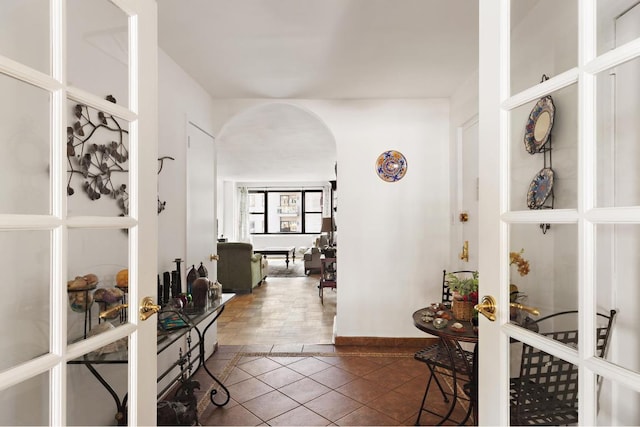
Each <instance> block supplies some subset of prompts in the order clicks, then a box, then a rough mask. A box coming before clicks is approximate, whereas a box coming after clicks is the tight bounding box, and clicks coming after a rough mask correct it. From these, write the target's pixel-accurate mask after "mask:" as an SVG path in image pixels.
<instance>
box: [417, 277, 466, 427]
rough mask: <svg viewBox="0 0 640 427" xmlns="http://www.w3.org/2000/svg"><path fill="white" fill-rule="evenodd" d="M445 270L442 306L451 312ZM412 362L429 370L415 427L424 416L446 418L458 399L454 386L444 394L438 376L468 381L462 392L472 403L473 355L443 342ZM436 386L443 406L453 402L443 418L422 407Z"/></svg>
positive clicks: (449, 293)
mask: <svg viewBox="0 0 640 427" xmlns="http://www.w3.org/2000/svg"><path fill="white" fill-rule="evenodd" d="M450 273H453V274H456V275H458V274H469V275H471V274H473V273H475V271H471V270H458V271H452V272H450ZM448 274H449V273H447V270H442V300H441V302H442V304H443V305H445V306H446V307H448V308H451V303H452V302H453V295H452V293H451V289H450V288H449V281H448V279H447V275H448ZM413 357H414V359H416V360H418V361H420V362H423V363H425V364H426V365H427V368H429V379H428V380H427V385H426V387H425V391H424V396H423V397H422V403H421V405H420V411H418V418H417V419H416V425H420V417H421V416H422V413H423V412H429V413H431V414H434V415H439V416H443V418H448V417H449V416H450V415H451V412H452V411H453V409H454V407H455V404H456V400H457V399H458V397H460V396H459V395H458V389H457V386H454V387H453V389H452V390H451V391H447V390H445V388H444V387H443V386H442V383H441V381H440V379H439V378H438V375H436V373H437V374H439V375H441V376H443V378H445V377H449V378H453V379H455V380H456V381H455V383H457V380H458V378H459V377H465V378H467V381H468V385H466V386H465V387H463V390H464V392H465V393H466V394H467V398H466V400H474V398H475V387H473V386H472V382H473V378H472V377H473V364H474V352H473V351H468V350H465V349H463V348H462V346H461V345H460V343H459V342H457V341H453V342H449V341H444V340H438V342H437V343H436V344H432V345H430V346H428V347H426V348H423V349H422V350H419V351H418V352H416V353H415V354H414V356H413ZM432 382H435V383H436V385H437V387H438V389H439V390H440V393H441V394H442V398H443V400H444V402H446V403H449V397H452V398H453V402H451V405H450V409H449V413H448V414H446V415H443V414H436V413H435V412H433V411H431V410H429V409H427V408H425V407H424V404H425V401H426V400H427V394H428V393H429V389H430V388H431V383H432ZM471 406H472V405H469V407H468V411H467V414H466V416H465V419H464V420H463V421H462V422H461V424H464V423H465V422H466V420H467V419H468V418H469V415H470V414H471Z"/></svg>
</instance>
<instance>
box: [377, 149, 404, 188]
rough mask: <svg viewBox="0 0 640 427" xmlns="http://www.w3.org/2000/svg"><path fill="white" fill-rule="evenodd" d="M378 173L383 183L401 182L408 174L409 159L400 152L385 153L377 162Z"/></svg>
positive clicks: (390, 151)
mask: <svg viewBox="0 0 640 427" xmlns="http://www.w3.org/2000/svg"><path fill="white" fill-rule="evenodd" d="M376 172H377V173H378V176H379V177H380V178H381V179H382V180H383V181H387V182H396V181H399V180H400V179H402V177H403V176H404V174H405V173H407V159H406V158H405V157H404V156H403V155H402V153H401V152H399V151H394V150H389V151H385V152H384V153H382V154H380V156H378V160H376Z"/></svg>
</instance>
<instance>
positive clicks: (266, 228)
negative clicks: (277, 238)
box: [248, 188, 324, 236]
mask: <svg viewBox="0 0 640 427" xmlns="http://www.w3.org/2000/svg"><path fill="white" fill-rule="evenodd" d="M269 193H299V194H300V205H301V209H300V223H301V228H302V230H301V231H299V232H290V231H279V230H278V231H270V230H269V222H268V221H269ZM307 193H320V209H319V210H317V211H316V210H309V211H307V204H306V197H305V196H306V194H307ZM249 194H262V195H263V197H264V212H262V215H263V221H264V222H263V223H264V231H263V232H261V233H256V232H251V233H250V234H251V235H260V236H261V235H270V234H271V235H275V234H278V235H298V234H320V233H321V232H320V231H319V230H318V231H306V229H307V221H306V215H307V214H320V216H321V217H322V215H323V212H324V209H323V207H324V206H323V202H324V200H323V197H324V191H323V190H322V189H313V190H305V189H301V188H292V189H278V190H249ZM281 197H282V195H281ZM248 215H249V216H255V215H260V213H259V212H255V213H251V212H249V213H248Z"/></svg>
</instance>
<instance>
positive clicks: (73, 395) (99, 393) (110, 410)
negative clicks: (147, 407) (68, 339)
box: [67, 324, 129, 426]
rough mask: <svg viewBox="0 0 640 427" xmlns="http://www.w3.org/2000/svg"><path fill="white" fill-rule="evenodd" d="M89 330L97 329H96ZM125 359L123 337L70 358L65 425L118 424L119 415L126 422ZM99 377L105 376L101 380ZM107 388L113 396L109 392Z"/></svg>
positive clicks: (127, 388)
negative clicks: (76, 357)
mask: <svg viewBox="0 0 640 427" xmlns="http://www.w3.org/2000/svg"><path fill="white" fill-rule="evenodd" d="M103 325H105V324H103ZM106 330H108V328H103V327H102V326H101V327H100V331H106ZM92 332H97V329H94V330H93V331H92ZM128 360H129V355H128V349H127V339H126V338H122V339H120V340H118V341H115V342H113V343H111V344H108V345H106V346H104V347H102V348H100V349H99V350H96V351H93V352H91V353H88V354H86V355H84V356H82V357H79V358H78V359H75V360H72V361H71V362H69V364H68V365H67V394H68V396H69V398H68V399H67V421H68V425H72V426H105V425H118V421H119V420H120V419H122V420H124V421H125V423H124V425H126V416H127V412H126V406H125V405H123V400H124V399H125V398H126V396H127V395H128V390H129V386H128V384H129V383H128V375H127V372H128V367H127V363H128ZM91 369H93V370H94V371H95V372H92V370H91ZM99 378H102V379H103V380H104V384H102V383H101V382H100V380H99ZM109 389H111V390H109ZM110 392H113V394H115V396H114V395H113V394H111V395H110V394H109V393H110ZM116 398H117V400H118V403H116ZM124 403H126V401H125V402H124ZM122 417H124V418H122Z"/></svg>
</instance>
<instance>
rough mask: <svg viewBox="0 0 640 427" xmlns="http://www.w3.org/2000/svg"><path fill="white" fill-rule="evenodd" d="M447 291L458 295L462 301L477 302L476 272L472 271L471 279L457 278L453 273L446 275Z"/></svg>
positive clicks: (467, 277)
mask: <svg viewBox="0 0 640 427" xmlns="http://www.w3.org/2000/svg"><path fill="white" fill-rule="evenodd" d="M447 281H448V282H449V289H451V291H453V292H457V293H458V294H460V295H461V296H462V297H463V299H464V300H465V301H466V300H471V301H474V302H477V301H478V272H477V271H474V272H473V273H472V274H471V277H469V276H466V277H459V276H456V275H455V274H453V273H449V274H447Z"/></svg>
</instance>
